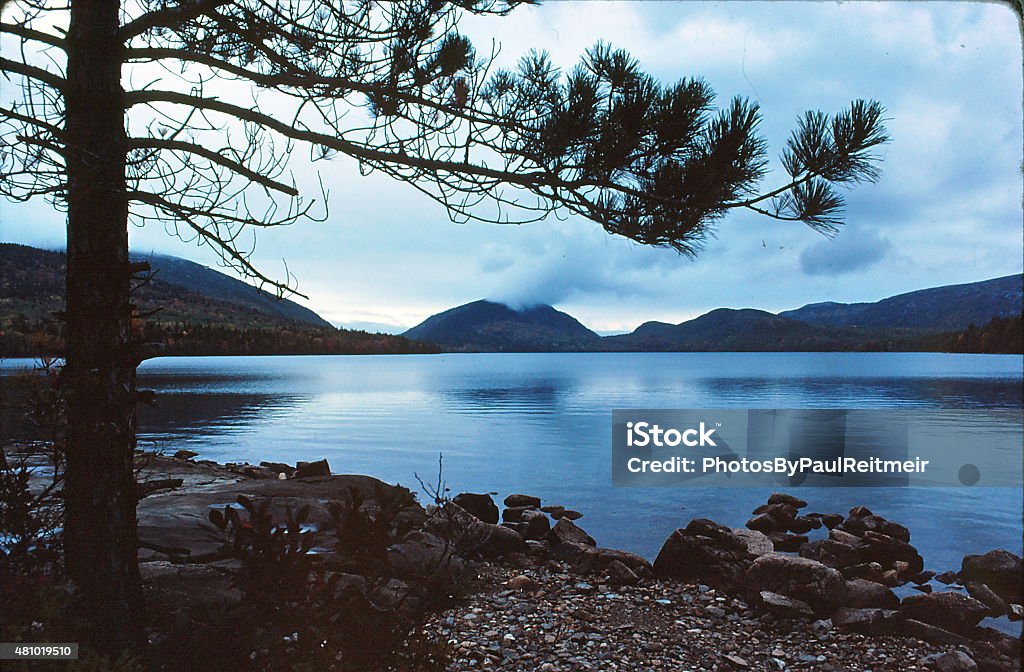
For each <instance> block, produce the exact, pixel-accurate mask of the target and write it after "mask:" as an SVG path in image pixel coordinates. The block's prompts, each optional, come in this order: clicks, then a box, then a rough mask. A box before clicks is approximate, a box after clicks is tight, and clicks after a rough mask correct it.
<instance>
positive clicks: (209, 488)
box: [139, 451, 1024, 672]
mask: <svg viewBox="0 0 1024 672" xmlns="http://www.w3.org/2000/svg"><path fill="white" fill-rule="evenodd" d="M196 457H197V456H196V455H194V454H190V451H187V452H184V453H179V455H178V457H177V458H173V457H172V458H167V457H154V456H148V457H146V458H145V459H147V460H150V464H149V466H148V467H146V469H144V470H143V472H142V473H143V478H142V479H140V480H141V482H142V483H143V484H144V483H146V482H147V480H148V481H150V482H153V481H157V482H158V484H159V481H161V480H163V482H164V484H165V485H171V486H173V487H166V488H155V489H153V490H152V492H150V493H148V494H147V495H146V496H144V497H143V498H142V499H141V500H140V506H139V512H140V515H139V530H140V541H141V542H142V543H141V544H140V546H141V549H140V561H141V562H142V568H143V575H144V577H146V581H147V585H149V586H151V587H152V586H157V587H161V586H162V587H161V588H159V590H162V591H163V592H165V593H166V592H168V590H170V589H169V586H172V585H174V584H177V585H178V587H177V588H176V589H174V590H177V591H183V592H185V593H187V592H188V589H187V588H183V587H182V585H181V584H182V583H183V582H185V583H187V581H188V579H187V578H182V577H187V576H189V575H191V574H193V573H198V574H207V573H208V570H209V569H211V568H216V570H217V571H218V572H228V569H226V567H227V564H230V560H229V559H228V558H226V557H224V556H223V555H222V554H221V553H220V551H219V549H221V546H222V542H221V540H219V539H218V538H217V536H216V534H214V533H213V532H214V530H213V527H212V526H210V525H209V524H208V523H207V522H206V519H205V516H200V515H199V514H198V513H197V512H203V511H208V510H210V509H212V508H216V507H217V506H221V505H230V504H231V502H232V500H233V498H232V497H231V496H230V493H233V492H236V491H237V492H244V493H245V494H246V496H248V497H252V498H254V499H258V498H261V497H263V496H269V497H272V501H273V500H277V501H276V504H274V507H273V508H276V509H278V510H280V509H281V507H282V506H291V507H293V508H294V507H295V506H297V505H299V504H300V503H301V502H306V503H310V504H313V505H314V508H315V506H316V504H317V503H318V502H322V501H323V499H324V497H325V496H330V495H331V494H334V495H338V494H340V493H343V492H344V491H345V489H346V488H351V487H353V486H354V485H355V486H358V487H361V488H370V487H371V485H370V484H372V483H380V482H379V481H376V479H373V478H372V477H369V476H343V475H330V468H329V465H327V464H326V461H321V462H314V463H301V464H300V465H297V467H298V470H296V467H293V466H292V465H286V464H281V463H263V465H248V464H228V465H220V464H217V463H214V462H212V461H205V460H199V461H196V460H195V459H194V458H196ZM296 474H298V476H296ZM167 479H170V480H167ZM176 479H180V480H181V483H180V484H177V483H175V480H176ZM373 487H377V486H373ZM385 487H388V488H391V487H394V486H386V485H385ZM456 500H458V501H461V503H462V505H463V506H459V505H458V504H457V503H454V502H455V501H456ZM773 500H774V501H773ZM773 500H770V503H769V504H766V505H764V507H761V508H760V509H759V510H758V511H757V512H756V513H755V515H754V518H752V519H751V521H750V522H749V523H748V528H747V529H743V528H736V529H730V528H726V527H722V526H719V525H717V524H715V523H712V522H711V521H700V520H697V521H691V523H690V524H689V525H688V526H687V527H685V528H680V529H679V530H677V531H676V532H675V533H673V535H672V536H670V537H669V539H668V540H667V541H666V543H665V545H664V547H663V548H662V551H661V553H660V554H659V556H658V557H657V558H655V560H654V562H653V563H651V562H649V561H648V559H646V558H642V557H640V556H637V555H635V554H632V553H627V552H623V551H617V550H614V549H604V548H601V547H600V546H599V545H598V544H597V542H596V541H595V540H593V539H591V538H590V537H589V535H587V534H586V533H585V532H584V531H583V529H584V527H585V519H584V520H583V521H579V517H578V512H573V511H571V509H565V508H564V507H563V506H561V505H560V504H559V505H554V506H544V507H543V509H541V508H540V507H541V504H542V502H540V501H539V500H537V499H536V498H533V497H529V496H526V495H514V494H513V495H509V497H507V498H506V505H505V506H504V509H503V510H502V511H500V513H499V509H498V506H497V505H496V504H495V503H494V502H493V500H492V499H491V498H490V496H489V495H473V494H470V493H461V494H460V495H458V496H456V497H455V498H454V499H453V500H452V501H450V502H442V506H441V507H433V506H428V507H426V508H424V507H420V506H419V505H418V504H417V505H416V506H415V507H414V508H415V510H416V511H417V512H418V513H416V516H417V517H422V522H421V523H420V524H419V526H418V527H417V528H416V529H415V530H413V531H411V532H409V533H408V534H407V536H406V537H405V538H404V539H395V540H394V541H395V542H397V543H395V544H392V546H391V547H390V549H396V548H397V549H400V552H399V556H401V557H404V558H406V559H409V558H412V559H413V560H410V562H412V564H413V565H415V564H416V563H417V562H419V563H422V562H423V556H424V550H423V549H424V548H430V543H433V542H430V543H427V539H432V538H440V539H444V540H445V541H444V543H445V544H449V543H452V544H454V546H453V548H454V549H455V551H454V553H453V556H452V557H453V558H457V560H458V563H459V564H460V566H462V567H463V571H465V572H466V574H465V575H464V576H469V577H472V579H473V583H474V588H473V590H472V591H470V594H468V595H465V596H463V598H462V599H461V600H460V601H458V602H457V603H456V604H454V605H449V606H448V607H447V608H445V609H440V610H437V611H433V612H431V615H430V616H429V618H428V620H427V621H426V623H425V625H424V628H425V630H424V632H427V633H430V634H431V636H433V637H435V638H437V639H438V641H441V640H444V642H445V643H446V644H445V646H446V650H448V649H450V651H449V653H450V654H451V658H450V664H449V665H448V667H447V668H445V669H447V670H452V671H454V670H477V669H485V668H490V669H501V670H524V671H525V670H542V669H543V670H545V671H546V672H554V671H556V670H566V671H568V670H580V669H621V670H633V669H637V670H640V669H643V670H647V669H652V668H659V667H660V668H661V669H666V670H670V669H683V668H680V667H679V666H680V665H689V666H692V669H714V666H715V665H718V667H717V669H722V670H729V669H747V668H750V669H778V670H785V669H822V670H826V669H833V670H840V669H852V668H851V666H853V667H856V666H864V668H870V669H873V670H876V669H891V670H913V669H922V670H924V669H936V670H946V669H965V670H966V669H975V668H971V667H969V666H968V667H962V668H960V667H944V665H947V664H953V663H954V662H955V663H957V664H960V663H964V661H963V660H962V658H963V657H965V656H966V657H967V658H969V659H970V660H971V661H974V662H975V663H976V664H977V665H979V666H980V667H978V668H977V669H983V670H996V671H1002V670H1016V669H1019V665H1020V661H1019V650H1020V639H1019V638H1016V637H1012V636H1010V635H1006V634H1004V633H1002V632H999V631H997V630H994V629H992V628H988V627H979V626H978V622H979V621H981V620H982V619H983V618H984V617H985V615H987V614H989V613H991V612H992V610H993V608H992V607H989V606H987V605H985V604H984V603H982V602H979V601H978V600H977V599H975V597H972V595H980V594H986V593H984V591H982V590H981V589H980V588H977V587H976V586H973V584H974V583H975V581H973V580H970V577H967V578H961V577H960V576H955V575H954V576H941V575H940V577H938V579H939V581H940V582H941V584H942V588H941V589H935V590H933V589H932V587H931V586H932V585H940V584H938V583H935V581H934V579H935V578H936V577H934V576H929V575H928V574H934V573H929V572H927V571H925V570H924V563H923V560H920V556H918V555H916V551H914V550H913V547H912V546H911V545H910V544H909V540H910V533H909V531H907V530H906V528H903V527H902V526H900V525H898V524H897V523H892V522H890V521H886V520H885V519H881V518H880V517H878V516H874V514H872V513H871V512H870V511H869V510H868V509H867V508H866V507H857V509H854V510H853V511H851V512H850V514H849V515H846V516H843V515H839V514H807V515H800V514H799V508H802V507H798V506H796V505H799V504H801V502H800V501H799V500H797V499H796V498H792V497H790V496H787V495H783V494H781V493H779V494H777V495H773ZM463 507H465V508H463ZM492 507H493V508H492ZM762 509H763V510H762ZM858 509H859V510H858ZM445 510H447V511H448V512H449V513H448V517H447V518H446V519H445V520H447V521H448V522H447V523H446V524H445V525H447V527H445V525H439V524H438V523H437V520H438V518H437V517H438V515H439V513H438V512H439V511H445ZM452 511H455V512H457V513H456V514H455V516H454V518H453V517H452V515H451V512H452ZM790 514H792V516H791V515H790ZM311 520H312V521H313V522H312V523H311V525H312V526H313V527H314V528H317V527H318V526H321V525H322V524H323V520H324V519H323V518H322V516H320V515H319V514H318V513H317V512H316V511H314V513H313V514H312V516H311ZM453 520H454V521H456V523H457V524H456V523H453V522H452V521H453ZM499 520H503V522H502V523H500V524H498V521H499ZM183 521H184V525H183V524H182V523H183ZM431 521H434V522H431ZM492 521H493V522H492ZM577 521H579V522H577ZM815 521H817V522H818V523H820V527H822V528H823V529H824V528H828V529H829V539H828V540H826V541H824V542H822V541H818V542H807V539H806V534H804V535H801V534H797V533H795V532H791V531H788V530H787V528H794V527H795V528H796V529H798V530H800V529H803V528H805V527H807V526H808V525H814V524H816V523H815ZM865 521H866V522H865ZM681 522H683V521H681ZM453 525H454V526H455V527H458V528H459V530H460V534H463V535H465V534H469V535H470V536H473V537H474V538H475V539H476V542H474V544H473V545H472V546H471V548H469V549H468V550H466V549H463V548H461V547H460V546H459V543H458V542H452V541H451V540H452V538H453V537H452V536H451V535H450V533H451V532H452V526H453ZM581 525H582V527H581ZM780 525H781V527H780ZM750 528H759V529H750ZM843 528H846V529H843ZM868 528H872V529H868ZM323 529H325V528H324V527H319V529H316V531H315V532H314V540H313V541H312V545H313V548H314V549H318V550H316V552H315V553H314V562H317V563H324V564H325V565H327V566H329V565H330V564H331V562H332V561H333V558H332V554H331V552H330V550H329V548H328V545H327V544H326V543H325V542H324V541H323V539H321V537H320V536H319V533H320V532H322V531H323ZM467 530H468V532H467ZM847 530H859V531H860V536H858V535H856V534H854V533H853V532H850V531H847ZM886 531H887V532H889V534H886V533H885V532H886ZM805 532H806V530H805ZM417 535H419V536H417ZM424 535H428V536H424ZM890 535H895V536H890ZM801 536H803V537H804V539H803V541H802V542H801V540H800V539H799V537H801ZM904 538H905V540H904ZM840 540H841V541H840ZM857 544H867V546H862V547H858V546H857ZM802 546H811V547H812V548H813V550H812V551H810V552H808V551H806V550H804V551H802V552H798V551H801V547H802ZM787 548H788V549H790V550H788V551H787V550H786V549H787ZM849 548H860V549H861V550H860V551H859V552H860V553H869V554H870V555H871V556H872V557H874V558H876V559H878V560H885V562H874V561H872V562H868V563H866V565H865V563H859V564H858V565H849V564H848V565H847V567H845V568H842V569H841V570H837V569H836V568H835V567H832V566H830V565H842V564H843V563H842V562H836V556H837V555H841V554H842V553H843V552H844V551H848V549H849ZM866 548H871V549H872V550H870V552H869V551H867V550H864V549H866ZM186 551H187V552H186ZM390 552H391V551H390V550H389V553H390ZM815 552H816V553H817V559H812V558H809V557H806V556H807V555H814V554H815ZM427 555H429V553H428V554H427ZM1011 555H1012V554H1011ZM915 556H916V558H917V559H915ZM388 557H389V558H391V556H390V555H389V556H388ZM396 557H397V556H396ZM897 557H899V558H904V559H902V560H900V559H896V558H897ZM974 557H979V556H974ZM1014 557H1016V556H1014ZM695 558H697V559H699V561H696V560H695ZM1016 561H1017V562H1018V563H1019V562H1020V560H1019V558H1017V560H1016ZM453 562H454V561H453ZM226 563H227V564H226ZM388 563H390V564H389V566H390V567H391V568H392V569H394V567H395V564H396V563H397V565H398V566H401V565H402V563H401V561H394V560H389V561H388ZM826 563H828V564H826ZM860 565H864V566H860ZM1017 566H1018V567H1019V564H1018V565H1017ZM766 567H767V568H766ZM851 567H852V568H853V570H852V572H850V573H851V574H857V576H855V577H854V578H850V577H849V576H847V574H846V570H848V569H850V568H851ZM757 568H761V569H757ZM403 571H404V572H405V573H404V574H403V573H402V572H399V574H401V575H402V576H404V577H405V578H406V579H408V578H409V577H410V576H414V575H416V573H417V572H421V573H422V571H423V567H419V568H418V569H413V570H410V568H409V567H405V568H404V570H403ZM947 574H950V573H948V572H947ZM172 576H173V577H176V578H174V579H172V578H170V577H172ZM225 576H227V574H226V573H225ZM972 576H973V575H972ZM751 577H754V579H755V582H756V583H757V586H756V587H758V588H763V590H751V589H750V587H749V586H744V583H745V582H748V581H749V580H751ZM207 578H209V577H207ZM973 578H974V579H976V578H977V577H973ZM990 580H993V579H990ZM460 581H463V582H464V581H465V579H460ZM206 585H207V588H206V590H210V588H209V582H208V581H207V583H206ZM900 585H902V586H905V587H906V586H918V587H919V590H918V591H913V592H916V593H917V594H916V595H915V596H913V597H908V596H904V597H903V599H902V600H901V599H900V598H898V597H896V595H895V594H894V593H893V591H892V588H894V587H897V586H900ZM922 586H926V587H927V589H925V588H923V587H922ZM1011 589H1013V588H1011ZM174 590H170V592H174ZM1001 590H1002V588H1001ZM1015 590H1018V591H1019V588H1016V589H1015ZM990 592H991V591H990ZM840 594H841V595H842V596H841V597H840ZM1016 599H1018V600H1019V599H1020V598H1019V597H1016ZM1005 602H1006V601H1005V600H1004V605H1005ZM979 604H980V605H982V606H981V607H979V606H978V605H979ZM1011 604H1016V603H1011ZM1006 609H1011V610H1013V609H1014V608H1013V607H1012V606H1006ZM979 610H980V611H979ZM1015 613H1018V614H1019V613H1024V612H1020V611H1019V607H1017V611H1016V612H1015ZM936 614H937V615H938V616H936ZM919 619H921V620H919ZM943 626H945V627H943ZM741 632H742V633H743V635H742V636H741V635H740V634H739V633H741ZM506 635H511V638H509V637H507V636H506ZM552 637H553V638H554V639H553V640H552V639H551V638H552ZM879 651H884V652H885V655H880V654H878V652H879ZM612 664H614V665H615V666H614V667H612V666H611V665H612ZM964 664H966V663H964ZM686 669H690V668H686ZM858 669H863V668H858Z"/></svg>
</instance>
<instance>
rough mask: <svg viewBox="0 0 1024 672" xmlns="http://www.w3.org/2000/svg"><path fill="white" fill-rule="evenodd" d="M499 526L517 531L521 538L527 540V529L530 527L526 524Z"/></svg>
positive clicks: (505, 523)
mask: <svg viewBox="0 0 1024 672" xmlns="http://www.w3.org/2000/svg"><path fill="white" fill-rule="evenodd" d="M499 524H500V525H501V526H502V527H507V528H508V529H510V530H515V531H516V532H517V533H518V534H519V536H521V537H522V538H523V539H526V529H527V527H529V526H528V525H527V524H526V523H509V522H504V523H499Z"/></svg>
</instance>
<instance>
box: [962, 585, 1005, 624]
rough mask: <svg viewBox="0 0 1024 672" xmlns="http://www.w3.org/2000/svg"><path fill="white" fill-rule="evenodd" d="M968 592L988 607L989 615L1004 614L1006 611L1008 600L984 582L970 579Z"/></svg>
mask: <svg viewBox="0 0 1024 672" xmlns="http://www.w3.org/2000/svg"><path fill="white" fill-rule="evenodd" d="M967 594H968V595H970V596H971V597H973V598H974V599H976V600H977V601H979V602H981V603H982V604H984V605H985V606H986V607H988V609H989V611H988V615H989V616H1002V615H1003V614H1005V613H1006V610H1007V606H1006V602H1004V601H1003V599H1002V598H1001V597H999V596H998V595H996V594H995V593H994V592H993V591H992V589H991V588H989V587H988V586H986V585H985V584H984V583H975V582H973V581H968V582H967Z"/></svg>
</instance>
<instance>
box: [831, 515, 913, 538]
mask: <svg viewBox="0 0 1024 672" xmlns="http://www.w3.org/2000/svg"><path fill="white" fill-rule="evenodd" d="M838 529H840V530H843V531H844V532H849V533H850V534H853V535H855V536H858V537H863V536H864V533H865V532H868V531H871V532H878V533H880V534H884V535H886V536H888V537H892V538H893V539H898V540H900V541H902V542H904V543H910V530H908V529H907V528H905V527H903V526H902V525H900V524H899V523H894V522H892V521H889V520H886V519H885V518H883V517H881V516H876V515H874V514H871V515H866V516H856V517H853V516H851V517H850V518H848V519H847V520H846V521H845V522H844V523H843V524H842V525H840V526H839V528H838Z"/></svg>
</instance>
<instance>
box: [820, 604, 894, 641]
mask: <svg viewBox="0 0 1024 672" xmlns="http://www.w3.org/2000/svg"><path fill="white" fill-rule="evenodd" d="M895 613H896V612H895V611H893V610H885V609H852V608H850V607H841V608H839V609H837V610H836V612H835V613H834V614H832V625H834V626H836V627H837V628H839V629H841V630H850V631H852V632H859V633H863V634H872V635H875V634H883V633H886V632H887V631H891V630H892V623H893V615H894V614H895Z"/></svg>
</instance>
